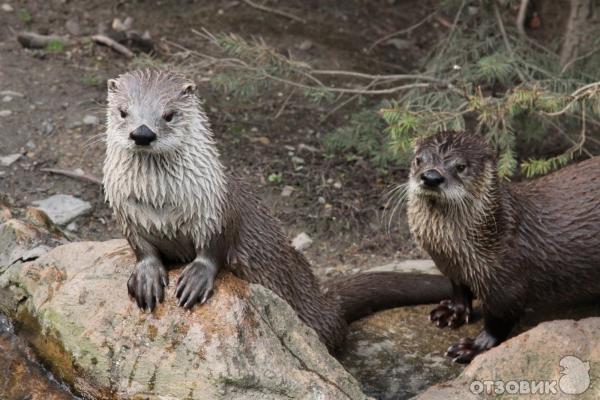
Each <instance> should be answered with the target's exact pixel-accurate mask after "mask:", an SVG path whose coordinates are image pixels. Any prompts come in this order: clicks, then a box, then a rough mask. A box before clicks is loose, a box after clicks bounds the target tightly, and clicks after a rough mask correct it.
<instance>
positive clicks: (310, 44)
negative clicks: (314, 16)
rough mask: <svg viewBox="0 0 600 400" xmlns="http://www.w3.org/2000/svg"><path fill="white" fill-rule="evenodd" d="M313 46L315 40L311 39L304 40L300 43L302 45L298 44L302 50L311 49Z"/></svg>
mask: <svg viewBox="0 0 600 400" xmlns="http://www.w3.org/2000/svg"><path fill="white" fill-rule="evenodd" d="M311 47H313V42H311V41H310V40H305V41H304V42H302V43H300V46H298V48H299V49H300V50H309V49H310V48H311Z"/></svg>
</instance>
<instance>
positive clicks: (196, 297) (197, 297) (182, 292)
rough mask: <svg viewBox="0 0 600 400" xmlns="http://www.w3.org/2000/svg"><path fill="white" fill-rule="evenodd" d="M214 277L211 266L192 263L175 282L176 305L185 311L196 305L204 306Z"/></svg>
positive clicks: (213, 270)
mask: <svg viewBox="0 0 600 400" xmlns="http://www.w3.org/2000/svg"><path fill="white" fill-rule="evenodd" d="M216 275H217V271H216V269H215V268H213V267H212V266H209V265H205V264H203V263H200V262H196V261H195V262H192V263H191V264H190V265H188V266H187V267H186V268H185V269H184V270H183V272H182V273H181V276H180V277H179V280H178V282H177V289H176V291H175V295H176V296H177V298H178V299H179V301H178V303H177V304H178V305H179V306H180V307H183V308H185V309H190V308H192V307H193V306H194V305H195V304H197V303H199V304H204V303H205V302H206V301H207V300H208V298H209V297H210V295H211V294H212V291H213V285H214V280H215V276H216Z"/></svg>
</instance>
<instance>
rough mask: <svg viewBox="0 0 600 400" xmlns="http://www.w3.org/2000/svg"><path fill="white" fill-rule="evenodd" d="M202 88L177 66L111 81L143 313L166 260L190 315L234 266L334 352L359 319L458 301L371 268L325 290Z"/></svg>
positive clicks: (111, 124) (120, 211) (135, 287)
mask: <svg viewBox="0 0 600 400" xmlns="http://www.w3.org/2000/svg"><path fill="white" fill-rule="evenodd" d="M195 92H196V88H195V85H194V83H193V82H192V81H191V80H188V79H187V78H185V77H184V76H182V75H179V74H177V73H175V72H170V71H160V70H143V71H134V72H130V73H125V74H123V75H120V76H119V77H118V78H117V79H111V80H109V81H108V107H107V130H106V144H107V146H106V158H105V162H104V178H103V180H104V187H105V192H106V199H107V201H108V202H109V203H110V206H111V207H112V209H113V211H114V214H115V216H116V219H117V221H118V223H119V224H120V225H121V227H122V230H123V233H124V236H125V237H126V239H127V240H128V242H129V244H130V245H131V247H132V249H133V252H134V254H135V256H136V261H137V262H136V266H135V269H134V271H133V273H132V274H131V277H130V278H129V280H128V282H127V288H128V292H129V294H130V295H131V296H132V297H133V298H135V300H136V302H137V304H138V306H139V307H140V308H142V309H144V310H147V311H152V310H153V309H154V308H155V306H156V304H157V303H160V302H162V301H163V299H164V293H165V287H167V286H168V283H169V282H168V275H167V273H166V269H165V265H167V264H171V263H183V264H187V266H185V268H184V270H183V272H182V273H181V275H180V277H179V279H178V282H177V287H176V290H175V294H176V296H177V298H178V304H179V305H180V306H182V307H184V308H186V309H189V308H191V307H193V306H194V305H195V304H197V303H199V304H203V303H205V302H206V301H207V299H208V298H209V296H210V294H211V292H212V289H213V285H214V281H215V277H216V275H217V273H218V272H219V271H220V270H222V269H224V268H227V269H228V270H230V271H231V272H232V273H233V274H234V275H236V276H238V277H239V278H241V279H244V280H246V281H248V282H251V283H257V284H261V285H263V286H265V287H267V288H269V289H271V290H272V291H273V292H275V293H276V294H277V295H279V296H280V297H282V298H283V299H285V300H286V301H287V302H288V303H289V304H290V305H291V306H292V308H293V309H294V310H295V311H296V313H297V314H298V316H299V317H300V319H301V320H302V321H304V322H305V323H306V324H307V325H308V326H310V327H312V328H313V329H314V330H315V331H316V332H317V334H318V336H319V338H320V339H321V341H322V342H323V343H325V345H326V346H327V348H328V349H329V350H330V351H331V352H333V351H334V350H335V349H338V348H339V346H340V345H341V344H342V341H343V339H344V337H345V334H346V329H347V325H348V323H350V322H352V321H353V320H355V319H358V318H361V317H363V316H365V315H367V314H369V313H372V312H375V311H377V310H381V309H384V308H390V307H396V306H400V305H410V304H425V303H435V302H438V301H440V300H442V299H444V298H446V297H447V296H449V295H450V293H451V285H450V282H449V280H448V279H447V278H445V277H442V276H427V275H418V274H397V273H367V274H362V275H357V276H351V277H346V278H342V279H338V280H334V281H331V282H327V283H325V284H324V285H323V286H324V287H323V288H321V286H320V285H319V283H318V282H317V279H316V277H315V276H314V274H313V273H312V271H311V267H310V265H309V263H308V261H307V260H306V259H305V257H304V256H303V255H302V254H301V253H299V252H298V251H296V250H295V249H294V248H293V247H292V246H291V243H290V241H289V239H288V238H287V237H286V236H285V235H284V234H283V232H282V230H281V228H280V226H279V224H278V222H277V221H276V220H275V218H274V217H272V216H271V215H270V214H269V212H268V211H267V210H266V208H265V207H264V206H262V205H261V204H260V202H259V200H258V199H257V197H256V196H255V195H254V194H253V193H252V191H251V190H250V189H249V187H248V185H247V184H246V183H245V182H244V181H243V180H242V179H240V178H238V177H235V176H233V175H230V174H228V173H226V172H225V169H224V167H223V165H222V163H221V161H220V154H219V151H218V150H217V147H216V144H215V141H214V138H213V133H212V131H211V128H210V126H209V123H208V120H207V117H206V115H205V114H204V112H203V110H202V107H201V102H200V99H199V97H198V96H197V95H196V93H195Z"/></svg>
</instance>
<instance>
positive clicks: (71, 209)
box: [33, 194, 92, 225]
mask: <svg viewBox="0 0 600 400" xmlns="http://www.w3.org/2000/svg"><path fill="white" fill-rule="evenodd" d="M33 204H34V205H35V206H36V207H38V208H39V209H41V210H43V211H44V212H45V213H46V214H48V216H49V217H50V219H51V220H52V221H53V222H54V223H55V224H57V225H66V224H68V223H69V222H71V221H73V220H74V219H75V218H77V217H79V216H81V215H84V214H86V213H88V212H90V211H91V210H92V205H91V204H90V203H88V202H87V201H83V200H81V199H79V198H77V197H75V196H71V195H68V194H55V195H54V196H50V197H48V198H46V199H44V200H39V201H34V202H33Z"/></svg>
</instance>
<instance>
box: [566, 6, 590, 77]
mask: <svg viewBox="0 0 600 400" xmlns="http://www.w3.org/2000/svg"><path fill="white" fill-rule="evenodd" d="M594 2H595V0H571V12H570V15H569V20H568V21H567V27H566V31H565V41H564V43H563V46H562V49H561V52H560V64H561V65H562V66H563V67H565V66H566V65H567V64H569V63H571V62H572V61H573V60H575V58H577V55H578V54H579V51H580V49H581V48H582V47H584V46H585V43H586V42H587V40H588V39H589V38H590V34H591V33H592V31H593V25H594V23H593V16H594Z"/></svg>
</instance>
